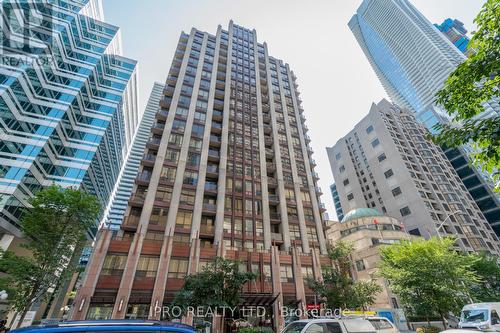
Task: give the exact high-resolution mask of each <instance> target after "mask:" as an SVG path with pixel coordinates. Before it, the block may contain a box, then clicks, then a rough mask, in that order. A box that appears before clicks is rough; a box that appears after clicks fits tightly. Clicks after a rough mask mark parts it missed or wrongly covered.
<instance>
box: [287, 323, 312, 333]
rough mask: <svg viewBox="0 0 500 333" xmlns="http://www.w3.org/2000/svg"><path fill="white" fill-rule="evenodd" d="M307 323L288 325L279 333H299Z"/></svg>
mask: <svg viewBox="0 0 500 333" xmlns="http://www.w3.org/2000/svg"><path fill="white" fill-rule="evenodd" d="M306 325H307V323H290V324H289V325H288V326H287V327H285V329H284V330H283V332H281V333H300V331H302V329H303V328H304V327H306Z"/></svg>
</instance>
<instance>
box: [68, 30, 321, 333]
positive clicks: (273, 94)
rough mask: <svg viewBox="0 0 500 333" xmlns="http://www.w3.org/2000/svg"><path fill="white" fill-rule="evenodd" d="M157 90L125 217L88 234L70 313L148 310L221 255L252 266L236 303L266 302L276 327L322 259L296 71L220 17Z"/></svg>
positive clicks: (182, 51) (301, 299) (308, 297)
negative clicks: (90, 239) (91, 240)
mask: <svg viewBox="0 0 500 333" xmlns="http://www.w3.org/2000/svg"><path fill="white" fill-rule="evenodd" d="M164 95H165V96H164V97H163V98H162V100H161V102H160V106H161V109H160V110H159V111H158V113H157V114H156V122H155V124H154V125H153V127H152V128H151V133H150V139H149V142H148V144H147V145H146V149H145V152H144V153H145V154H144V156H145V157H147V158H143V160H142V161H141V166H140V170H139V175H138V176H137V178H136V180H135V186H134V189H133V195H132V197H131V199H130V201H129V207H128V208H127V211H126V217H125V220H124V223H123V224H122V226H121V228H120V230H119V231H114V232H111V231H109V230H103V232H102V233H101V234H100V236H99V237H98V240H97V244H96V247H95V248H96V249H100V250H99V251H95V252H94V254H93V256H92V258H91V263H90V265H89V270H88V272H87V275H86V276H87V277H86V279H85V281H84V282H83V285H82V287H81V288H80V290H79V292H78V295H77V298H76V300H75V310H74V312H73V318H75V319H78V318H85V317H87V318H95V317H96V316H97V315H99V316H104V317H111V318H130V317H139V318H147V317H149V318H158V315H159V314H156V313H149V309H150V306H153V307H155V306H161V305H162V304H168V302H169V301H171V300H172V298H173V296H174V294H175V292H176V291H177V290H179V288H180V287H181V286H182V283H183V277H184V276H185V275H186V274H192V273H195V272H196V271H198V270H199V269H200V267H203V266H204V265H206V264H207V263H208V262H211V260H212V259H213V257H214V256H216V255H219V256H225V257H227V258H238V259H239V260H241V261H242V269H247V270H249V271H253V272H256V273H258V278H257V280H256V281H255V283H253V282H252V284H251V285H248V286H245V287H244V300H245V303H246V304H254V305H255V304H257V303H259V304H261V305H264V306H269V307H270V308H271V307H273V308H274V313H275V314H276V316H275V317H274V319H273V320H274V326H275V328H276V329H278V328H279V327H281V326H282V324H283V320H282V319H283V318H282V313H281V312H279V311H278V308H279V306H281V305H283V304H284V305H286V304H290V303H293V304H297V302H298V303H300V304H305V303H306V302H307V303H309V302H311V303H314V294H313V293H312V292H311V290H309V289H308V288H307V287H306V285H305V284H304V282H305V278H306V277H308V276H310V277H314V278H320V276H321V265H322V264H328V259H327V258H326V257H324V256H322V255H321V254H325V251H326V245H325V239H324V234H323V221H322V217H321V215H322V214H321V212H322V211H323V210H324V208H323V206H322V205H321V203H320V200H319V195H320V193H319V192H320V190H319V188H318V187H317V180H318V176H317V174H316V173H315V172H314V171H313V167H314V162H313V161H312V160H311V154H312V151H311V148H310V146H309V138H308V136H307V135H306V132H307V127H306V126H305V124H304V121H305V118H304V115H303V113H304V110H303V109H302V106H301V101H300V99H299V93H298V91H297V83H296V77H295V75H294V74H293V72H292V71H291V70H290V68H289V66H288V64H285V63H283V62H282V61H281V60H279V59H276V58H274V57H271V56H269V54H268V50H267V46H266V44H265V43H259V42H258V41H257V36H256V32H255V30H253V31H252V30H248V29H245V28H243V27H241V26H238V25H236V24H233V23H232V22H230V24H229V29H228V30H224V29H222V27H220V26H219V28H218V30H217V33H216V34H215V35H211V34H209V33H206V32H202V31H199V30H196V29H192V30H191V32H190V33H189V34H185V33H182V34H181V37H180V40H179V43H178V46H177V50H176V52H175V55H174V59H173V63H172V67H171V69H170V72H169V76H168V78H167V86H166V88H165V91H164ZM301 252H302V254H300V253H301ZM257 296H258V297H257ZM271 312H272V311H269V313H271Z"/></svg>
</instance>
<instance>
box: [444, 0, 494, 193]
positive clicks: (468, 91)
mask: <svg viewBox="0 0 500 333" xmlns="http://www.w3.org/2000/svg"><path fill="white" fill-rule="evenodd" d="M474 22H475V23H476V24H477V31H475V32H474V33H473V36H472V39H471V41H470V44H469V48H472V49H473V50H474V51H473V52H472V54H471V55H470V57H469V58H468V59H467V60H465V61H464V62H463V63H461V64H460V65H459V66H458V67H457V68H456V69H455V71H453V72H452V73H451V74H450V76H449V77H448V79H447V80H446V82H445V85H444V87H443V89H442V90H440V91H439V92H438V93H437V95H436V97H437V103H438V104H440V105H442V106H443V107H444V108H445V109H446V112H447V113H448V114H449V115H450V116H451V117H452V120H453V121H452V123H451V124H438V125H436V127H435V128H436V129H437V130H438V134H437V135H435V136H434V140H435V141H436V142H437V143H439V144H443V145H445V146H448V147H458V146H461V145H464V144H468V143H469V144H472V146H474V147H475V148H476V150H477V151H476V152H475V153H473V155H472V157H473V159H474V163H475V164H476V165H478V166H480V167H482V168H483V170H485V171H487V172H488V173H490V174H492V175H493V178H494V181H495V183H496V186H495V190H496V191H497V192H498V191H500V116H499V115H498V114H496V115H493V116H492V117H490V118H484V119H478V118H477V117H476V116H477V115H479V114H480V113H481V112H482V111H484V103H485V102H488V101H491V100H493V99H495V98H497V99H498V98H500V88H499V87H500V73H499V70H500V1H499V0H487V1H486V3H485V4H484V5H483V7H482V9H481V11H480V12H479V14H478V15H477V17H476V18H475V20H474Z"/></svg>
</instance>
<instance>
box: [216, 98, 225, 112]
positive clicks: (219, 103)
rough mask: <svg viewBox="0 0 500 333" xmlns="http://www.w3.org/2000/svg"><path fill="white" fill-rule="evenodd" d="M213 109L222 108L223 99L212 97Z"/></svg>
mask: <svg viewBox="0 0 500 333" xmlns="http://www.w3.org/2000/svg"><path fill="white" fill-rule="evenodd" d="M214 110H219V111H222V110H224V101H223V100H220V99H214Z"/></svg>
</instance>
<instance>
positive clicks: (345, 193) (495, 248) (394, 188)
mask: <svg viewBox="0 0 500 333" xmlns="http://www.w3.org/2000/svg"><path fill="white" fill-rule="evenodd" d="M428 133H429V132H428V130H427V129H426V128H425V127H424V126H423V125H421V124H420V123H418V122H417V121H416V120H415V117H414V116H413V115H412V114H410V113H409V112H407V111H406V110H404V109H401V108H400V107H398V106H396V105H394V104H391V103H390V102H388V101H386V100H382V101H380V102H379V103H378V104H372V106H371V108H370V112H369V113H368V115H367V116H366V117H364V118H363V119H362V120H361V121H360V122H359V123H358V124H357V125H356V126H355V127H354V129H353V130H352V131H350V132H349V133H348V134H347V135H346V136H344V137H343V138H342V139H340V140H339V141H338V142H337V143H336V144H335V145H334V146H333V147H331V148H327V152H328V157H329V160H330V165H331V169H332V173H333V176H334V178H335V193H336V196H335V199H336V206H337V208H338V209H337V211H340V212H341V213H342V214H345V212H349V211H351V210H353V209H356V208H375V209H377V210H378V211H380V212H381V213H382V214H384V215H387V216H392V217H395V218H397V219H398V220H401V221H402V222H403V223H404V225H405V227H406V229H407V230H408V232H409V233H410V234H412V235H416V236H423V237H425V238H428V237H431V236H436V235H440V236H446V235H450V236H456V237H457V238H458V242H457V245H458V247H459V248H460V249H461V250H463V251H467V252H472V251H483V250H484V251H488V252H490V253H495V254H498V253H499V251H500V244H499V242H498V238H497V236H496V235H495V233H494V232H493V230H492V228H491V226H490V225H489V224H488V223H487V221H486V219H485V218H484V215H483V214H482V212H481V210H480V209H479V208H478V206H477V204H476V203H475V201H474V200H473V198H472V197H471V195H470V194H469V192H468V191H467V189H466V187H465V186H464V184H463V182H462V180H461V179H460V177H459V176H458V175H457V172H456V171H455V170H454V169H453V167H452V165H451V163H450V162H449V160H448V159H447V158H446V156H445V155H444V153H443V150H442V149H441V148H440V147H439V146H437V145H435V144H434V143H433V142H432V141H430V140H429V139H428V138H427V135H428Z"/></svg>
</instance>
